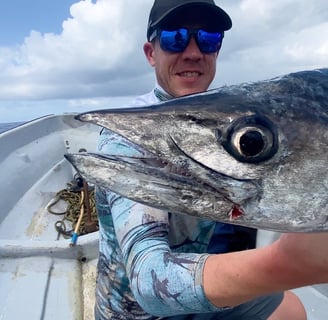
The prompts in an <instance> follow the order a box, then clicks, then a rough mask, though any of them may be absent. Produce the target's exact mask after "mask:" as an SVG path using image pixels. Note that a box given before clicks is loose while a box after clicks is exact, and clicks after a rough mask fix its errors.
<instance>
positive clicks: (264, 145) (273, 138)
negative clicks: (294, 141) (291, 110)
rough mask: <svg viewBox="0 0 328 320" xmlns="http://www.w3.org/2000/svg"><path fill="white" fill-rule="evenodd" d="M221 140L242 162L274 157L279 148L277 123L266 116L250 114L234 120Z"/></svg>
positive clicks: (228, 150)
mask: <svg viewBox="0 0 328 320" xmlns="http://www.w3.org/2000/svg"><path fill="white" fill-rule="evenodd" d="M219 142H220V143H221V144H222V146H223V147H224V148H225V150H226V151H227V152H228V153H229V154H230V155H232V156H233V157H234V158H235V159H236V160H238V161H240V162H248V163H259V162H262V161H266V160H269V159H270V158H272V157H273V156H274V155H275V154H276V152H277V150H278V133H277V130H276V127H275V125H274V124H273V123H272V122H271V121H270V120H269V119H268V118H266V117H264V116H259V115H256V116H249V117H243V118H240V119H238V120H235V121H233V122H232V123H231V124H230V126H229V127H228V129H227V130H226V132H220V137H219Z"/></svg>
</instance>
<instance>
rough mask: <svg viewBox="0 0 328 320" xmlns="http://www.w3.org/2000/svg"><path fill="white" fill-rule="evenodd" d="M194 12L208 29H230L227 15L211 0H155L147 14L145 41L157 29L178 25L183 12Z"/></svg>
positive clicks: (230, 22)
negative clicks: (167, 25)
mask: <svg viewBox="0 0 328 320" xmlns="http://www.w3.org/2000/svg"><path fill="white" fill-rule="evenodd" d="M186 9H188V10H192V9H193V10H196V11H195V12H196V14H197V19H203V20H204V21H206V23H207V24H208V25H209V27H210V28H212V29H215V30H216V31H226V30H229V29H230V28H231V27H232V21H231V19H230V17H229V15H228V14H227V13H226V12H225V11H224V10H223V9H221V8H220V7H219V6H217V5H216V4H215V2H214V1H213V0H202V1H193V0H155V2H154V4H153V7H152V8H151V11H150V14H149V21H148V28H147V39H148V40H149V39H150V36H151V35H152V33H153V32H154V30H156V29H157V28H158V27H161V26H163V25H166V24H174V23H175V24H178V23H179V21H180V20H181V19H183V17H184V15H183V14H181V13H183V12H185V10H186Z"/></svg>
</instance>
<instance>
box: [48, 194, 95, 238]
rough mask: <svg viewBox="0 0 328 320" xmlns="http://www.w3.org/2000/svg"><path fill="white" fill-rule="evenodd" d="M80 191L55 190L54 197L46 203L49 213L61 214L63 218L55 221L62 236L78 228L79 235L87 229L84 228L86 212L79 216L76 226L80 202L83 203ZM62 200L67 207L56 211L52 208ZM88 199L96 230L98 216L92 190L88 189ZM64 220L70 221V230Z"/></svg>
mask: <svg viewBox="0 0 328 320" xmlns="http://www.w3.org/2000/svg"><path fill="white" fill-rule="evenodd" d="M81 194H83V193H81V192H80V191H72V190H69V189H63V190H60V191H58V192H57V194H56V197H55V198H54V200H53V201H52V202H51V204H50V205H48V207H47V210H48V212H49V213H51V214H54V215H63V219H62V220H59V221H57V222H56V223H55V228H56V230H57V231H58V232H59V233H60V234H62V235H63V236H64V237H67V238H68V237H70V236H71V234H72V232H73V230H74V229H76V227H77V228H78V230H77V233H78V234H79V235H83V234H86V233H87V231H86V230H85V224H86V222H87V219H88V215H87V214H83V217H81V219H80V220H81V221H80V223H79V224H80V225H79V226H77V224H78V220H79V216H80V211H81V204H83V198H82V196H81ZM60 200H63V201H65V202H66V203H67V208H66V210H65V211H63V212H58V211H55V210H54V206H55V205H56V204H57V203H58V202H59V201H60ZM89 201H90V211H91V212H90V215H91V219H92V221H95V222H97V223H96V230H98V217H97V211H96V204H95V199H94V190H91V191H89ZM65 221H68V222H70V224H71V225H72V229H71V230H67V226H66V224H65ZM96 230H94V231H96Z"/></svg>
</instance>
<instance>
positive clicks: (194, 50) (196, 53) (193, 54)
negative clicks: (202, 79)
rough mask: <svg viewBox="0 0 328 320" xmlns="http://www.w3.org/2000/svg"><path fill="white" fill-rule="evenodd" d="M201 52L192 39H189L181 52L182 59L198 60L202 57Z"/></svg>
mask: <svg viewBox="0 0 328 320" xmlns="http://www.w3.org/2000/svg"><path fill="white" fill-rule="evenodd" d="M202 55H203V54H202V52H201V51H200V50H199V47H198V44H197V42H196V40H195V38H194V37H191V39H190V41H189V43H188V46H187V48H186V49H185V50H184V52H183V56H184V58H187V59H196V60H197V59H200V58H201V57H202Z"/></svg>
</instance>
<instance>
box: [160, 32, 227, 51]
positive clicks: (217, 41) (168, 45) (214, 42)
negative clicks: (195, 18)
mask: <svg viewBox="0 0 328 320" xmlns="http://www.w3.org/2000/svg"><path fill="white" fill-rule="evenodd" d="M192 35H195V39H196V42H197V45H198V47H199V50H200V51H201V52H203V53H214V52H217V51H219V50H220V48H221V44H222V39H223V33H222V32H208V31H205V30H201V29H199V30H188V29H186V28H180V29H177V30H161V31H160V35H159V39H160V45H161V48H162V49H163V50H165V51H170V52H183V51H184V50H185V49H186V48H187V46H188V44H189V41H190V38H191V36H192Z"/></svg>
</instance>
